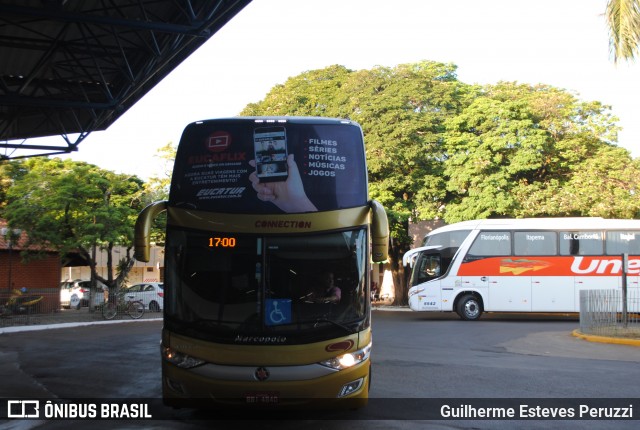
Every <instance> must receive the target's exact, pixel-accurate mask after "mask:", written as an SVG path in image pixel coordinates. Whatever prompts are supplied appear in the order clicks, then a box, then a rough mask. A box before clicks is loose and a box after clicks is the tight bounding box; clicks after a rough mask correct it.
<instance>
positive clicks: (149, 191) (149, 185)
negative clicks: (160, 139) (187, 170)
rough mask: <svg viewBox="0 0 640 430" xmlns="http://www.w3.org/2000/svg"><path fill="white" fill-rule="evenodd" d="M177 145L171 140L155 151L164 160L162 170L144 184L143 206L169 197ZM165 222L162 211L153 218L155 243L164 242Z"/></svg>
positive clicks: (164, 215)
mask: <svg viewBox="0 0 640 430" xmlns="http://www.w3.org/2000/svg"><path fill="white" fill-rule="evenodd" d="M177 149H178V148H177V146H176V145H174V144H173V143H172V142H169V143H167V144H166V145H164V146H162V147H160V148H159V149H158V150H157V151H156V152H157V154H156V157H158V158H160V159H161V160H164V164H165V167H164V172H163V173H162V174H161V175H160V176H152V177H151V178H149V180H148V181H147V182H146V183H145V185H144V190H145V191H144V201H143V203H144V204H143V206H146V205H148V204H150V203H153V202H156V201H160V200H167V199H168V198H169V188H170V186H171V173H172V170H173V162H174V160H175V158H176V151H177ZM166 222H167V214H166V212H165V213H162V214H160V215H159V216H157V217H156V218H155V219H154V220H153V226H152V229H151V241H152V242H155V243H157V244H164V243H165V237H166V234H165V227H166Z"/></svg>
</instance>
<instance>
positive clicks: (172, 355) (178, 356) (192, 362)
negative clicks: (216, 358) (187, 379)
mask: <svg viewBox="0 0 640 430" xmlns="http://www.w3.org/2000/svg"><path fill="white" fill-rule="evenodd" d="M160 349H161V352H162V358H163V359H164V360H165V361H168V362H169V363H171V364H173V365H175V366H178V367H180V368H182V369H191V368H192V367H197V366H200V365H201V364H204V360H200V359H199V358H194V357H191V356H189V355H187V354H183V353H181V352H178V351H176V350H175V349H172V348H169V347H168V346H161V347H160Z"/></svg>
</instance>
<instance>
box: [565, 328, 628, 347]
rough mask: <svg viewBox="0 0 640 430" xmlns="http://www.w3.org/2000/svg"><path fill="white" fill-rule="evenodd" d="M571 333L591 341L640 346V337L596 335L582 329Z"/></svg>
mask: <svg viewBox="0 0 640 430" xmlns="http://www.w3.org/2000/svg"><path fill="white" fill-rule="evenodd" d="M571 334H572V335H573V336H575V337H578V338H580V339H584V340H586V341H589V342H599V343H613V344H617V345H630V346H640V339H625V338H621V337H609V336H596V335H593V334H584V333H581V332H580V330H577V329H576V330H574V331H572V332H571Z"/></svg>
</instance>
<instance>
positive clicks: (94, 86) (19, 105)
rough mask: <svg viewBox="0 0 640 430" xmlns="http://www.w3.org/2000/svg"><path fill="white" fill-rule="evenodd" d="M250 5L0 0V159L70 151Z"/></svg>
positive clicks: (232, 0)
mask: <svg viewBox="0 0 640 430" xmlns="http://www.w3.org/2000/svg"><path fill="white" fill-rule="evenodd" d="M250 2H251V0H0V159H10V158H25V157H32V156H36V155H54V154H60V153H67V152H72V151H76V150H77V149H78V145H79V144H80V142H82V140H83V139H85V138H86V137H87V136H88V135H89V133H91V132H92V131H98V130H105V129H106V128H107V127H109V126H110V125H111V124H112V123H113V122H114V121H115V120H116V119H118V118H119V117H120V116H121V115H122V114H123V113H125V112H126V111H127V109H129V108H130V107H131V106H133V105H134V104H135V103H136V102H137V101H138V100H139V99H141V98H142V97H143V96H144V95H145V94H146V93H147V92H149V91H150V90H151V89H152V88H153V87H154V86H155V85H156V84H158V83H159V82H160V81H161V80H162V79H163V78H164V77H165V76H167V75H168V74H169V73H170V72H171V71H172V70H173V69H174V68H175V67H177V66H178V65H179V64H180V63H181V62H182V61H183V60H184V59H186V58H187V57H188V56H189V55H190V54H191V53H193V52H194V51H195V50H196V49H198V47H200V46H201V45H202V44H203V43H205V42H206V41H207V40H208V39H209V38H210V37H211V36H213V34H215V33H216V32H217V31H218V30H220V29H221V28H222V27H223V26H224V25H225V24H226V23H227V22H228V21H229V20H230V19H232V18H233V17H234V16H235V15H236V14H237V13H238V12H239V11H240V10H242V9H243V8H244V7H245V6H246V5H247V4H249V3H250ZM44 136H59V137H60V144H55V143H54V144H50V143H48V142H47V143H45V144H42V143H38V144H30V143H29V139H31V138H37V137H44ZM46 140H47V141H48V140H50V139H46Z"/></svg>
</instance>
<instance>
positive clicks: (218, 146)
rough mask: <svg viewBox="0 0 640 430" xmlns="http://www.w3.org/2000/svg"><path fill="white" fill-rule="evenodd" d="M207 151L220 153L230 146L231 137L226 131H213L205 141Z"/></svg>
mask: <svg viewBox="0 0 640 430" xmlns="http://www.w3.org/2000/svg"><path fill="white" fill-rule="evenodd" d="M206 143H207V149H208V150H209V151H211V152H220V151H224V150H226V149H227V148H229V145H231V135H230V134H229V133H227V132H226V131H214V132H213V133H211V135H209V138H208V139H207V142H206Z"/></svg>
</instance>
